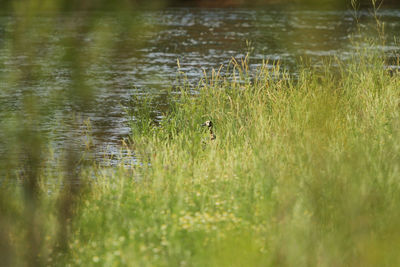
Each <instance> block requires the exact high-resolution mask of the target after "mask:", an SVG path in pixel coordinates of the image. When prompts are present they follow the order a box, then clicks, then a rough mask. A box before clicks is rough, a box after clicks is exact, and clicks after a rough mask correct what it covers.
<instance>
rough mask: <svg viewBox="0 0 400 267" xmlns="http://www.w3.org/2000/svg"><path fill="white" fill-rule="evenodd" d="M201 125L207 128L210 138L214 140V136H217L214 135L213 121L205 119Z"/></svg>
mask: <svg viewBox="0 0 400 267" xmlns="http://www.w3.org/2000/svg"><path fill="white" fill-rule="evenodd" d="M201 126H203V127H207V128H208V131H209V132H210V140H215V138H217V137H216V136H215V134H214V132H213V123H212V121H206V122H205V123H203V124H202V125H201Z"/></svg>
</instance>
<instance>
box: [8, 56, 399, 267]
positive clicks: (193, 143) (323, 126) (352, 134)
mask: <svg viewBox="0 0 400 267" xmlns="http://www.w3.org/2000/svg"><path fill="white" fill-rule="evenodd" d="M351 62H352V63H351V64H350V65H348V63H345V62H340V61H338V62H336V63H338V64H339V69H336V70H335V71H332V69H331V68H330V67H329V66H325V68H324V69H321V68H320V69H318V70H315V69H310V68H306V67H304V68H303V69H302V70H301V71H300V73H299V76H298V77H297V78H292V77H289V75H286V74H284V72H282V71H280V70H279V67H278V66H276V67H274V68H272V69H271V68H268V67H267V65H265V66H264V67H262V68H260V69H259V70H258V71H257V72H252V73H248V72H247V66H246V64H242V63H235V62H232V64H231V65H230V68H231V70H232V72H231V73H232V75H231V77H229V78H227V77H221V76H219V75H218V74H216V73H214V75H212V78H208V79H204V80H203V82H202V83H200V85H199V86H198V88H192V87H190V86H189V85H182V87H181V88H180V89H181V93H180V94H179V95H174V94H171V107H170V109H169V110H170V111H169V113H168V114H166V116H165V118H164V119H163V120H162V121H161V123H160V125H157V126H156V125H153V124H152V122H151V119H150V115H149V113H148V112H149V109H148V108H147V107H146V104H142V106H141V107H139V108H136V109H135V110H134V113H135V115H136V120H135V121H133V122H132V129H133V134H132V140H131V142H130V144H129V145H127V148H128V149H130V150H131V151H132V152H133V151H134V152H135V153H136V156H137V158H138V161H139V162H138V164H137V165H135V166H123V165H121V166H118V167H112V168H97V167H94V168H90V169H89V170H87V171H88V173H87V174H84V175H83V176H84V177H85V176H86V177H90V178H88V180H90V181H92V182H90V183H91V188H92V189H91V190H89V191H88V192H86V193H83V194H82V197H81V199H80V201H79V204H77V205H76V208H75V210H74V214H75V217H74V220H73V222H72V224H71V226H70V228H68V229H69V232H70V239H69V240H70V241H69V245H68V246H69V250H68V251H69V252H68V253H67V254H63V253H55V252H54V251H52V249H50V245H49V244H53V243H55V242H56V240H55V237H54V235H53V234H52V233H54V232H55V231H56V230H55V229H54V227H55V226H54V225H55V224H54V223H53V222H54V221H55V220H56V219H55V218H56V217H57V214H55V213H54V212H53V209H54V206H55V205H56V204H55V203H53V202H52V199H57V194H58V193H57V189H56V187H57V186H55V185H45V184H43V185H42V187H43V190H49V187H54V189H53V190H52V191H51V192H52V193H51V194H49V195H47V197H45V198H44V199H42V200H41V201H43V202H44V203H47V204H45V205H43V214H41V216H45V217H46V218H48V220H46V221H47V223H48V225H47V226H45V227H43V229H46V230H44V231H45V233H44V235H46V238H45V240H44V241H43V243H44V245H43V246H44V249H43V251H44V253H48V254H46V255H47V256H46V257H45V261H46V262H47V263H53V264H55V265H64V264H66V263H68V264H70V265H73V266H120V265H129V266H396V265H399V264H400V257H399V256H398V250H399V249H400V245H399V244H400V227H399V225H400V158H399V155H400V142H399V140H400V116H399V115H400V114H399V104H400V102H399V100H400V90H399V89H400V76H399V75H398V74H395V75H391V74H390V73H388V72H386V71H385V70H384V63H383V60H382V58H381V57H379V55H376V56H375V55H368V56H365V55H363V53H361V54H360V55H357V56H355V58H354V60H352V61H351ZM193 89H195V90H194V91H197V92H198V94H197V95H196V96H195V97H193V96H192V95H191V93H190V92H192V91H193ZM149 101H151V100H148V101H144V103H148V102H149ZM209 119H211V120H212V121H213V123H214V125H215V128H214V132H215V134H216V137H217V138H216V140H214V141H210V140H208V138H209V137H208V135H207V133H206V131H205V129H203V128H201V127H200V124H201V123H203V122H204V121H206V120H209ZM93 173H95V175H94V176H95V177H96V178H95V179H94V180H93V178H92V177H93ZM44 175H45V174H44ZM11 194H14V198H15V192H12V193H10V196H11ZM3 196H4V195H3ZM16 198H17V197H16ZM15 210H18V204H16V206H15ZM9 227H10V229H8V230H9V233H10V236H11V240H12V241H13V242H15V243H17V242H18V240H19V238H20V236H19V235H23V233H20V232H19V231H18V229H21V228H20V227H21V225H17V226H9ZM21 238H22V237H21ZM47 246H48V247H49V248H48V249H46V247H47ZM21 253H22V252H21Z"/></svg>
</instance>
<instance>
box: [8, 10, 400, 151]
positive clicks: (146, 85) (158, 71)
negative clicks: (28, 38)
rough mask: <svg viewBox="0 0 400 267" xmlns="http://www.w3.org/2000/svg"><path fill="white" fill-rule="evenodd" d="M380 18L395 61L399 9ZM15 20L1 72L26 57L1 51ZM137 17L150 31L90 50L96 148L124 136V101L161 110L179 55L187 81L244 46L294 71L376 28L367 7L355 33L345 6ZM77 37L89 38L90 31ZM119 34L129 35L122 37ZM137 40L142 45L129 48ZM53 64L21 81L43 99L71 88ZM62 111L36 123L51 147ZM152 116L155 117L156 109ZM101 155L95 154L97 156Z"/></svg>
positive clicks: (52, 44)
mask: <svg viewBox="0 0 400 267" xmlns="http://www.w3.org/2000/svg"><path fill="white" fill-rule="evenodd" d="M379 16H380V19H381V21H383V22H385V33H386V36H387V42H386V44H385V46H384V47H381V48H383V49H384V50H385V51H386V53H387V54H388V55H390V56H391V57H393V58H395V57H396V56H397V55H398V54H399V53H400V45H399V44H396V42H395V37H399V33H400V9H396V8H393V9H386V10H380V11H379ZM16 19H17V18H15V17H12V16H7V15H3V16H0V25H1V29H0V62H1V69H0V77H5V76H6V75H7V74H9V72H11V71H12V68H11V67H9V66H12V65H13V64H14V65H15V64H17V63H18V61H19V60H21V61H23V59H24V55H10V53H8V52H7V42H6V36H7V33H10V31H12V27H10V25H12V24H13V23H15V20H16ZM141 19H142V20H144V21H146V22H147V23H148V24H149V25H152V29H151V30H150V31H147V30H146V31H144V30H143V31H140V30H139V31H138V34H137V36H135V37H134V38H133V37H132V36H125V37H124V35H117V34H116V35H111V36H109V37H108V38H109V39H110V40H111V42H115V43H116V44H117V45H118V49H117V52H116V53H115V52H114V55H113V56H112V57H110V56H109V55H107V53H109V51H102V50H101V49H102V48H101V47H98V50H99V51H98V53H97V54H96V55H97V56H98V57H104V60H103V61H102V63H101V64H95V65H91V66H90V67H89V68H88V69H87V70H86V71H87V73H88V77H89V78H88V79H89V80H90V83H91V84H92V86H94V87H95V88H96V93H97V99H96V103H98V106H97V107H95V108H93V112H88V113H87V114H86V115H87V116H88V117H89V118H90V121H91V124H92V131H93V135H94V142H95V143H101V144H102V146H101V148H99V149H98V150H99V151H106V153H110V154H113V153H117V151H118V147H119V143H120V141H121V139H122V138H123V137H125V136H127V135H129V132H130V128H129V126H128V119H127V116H126V113H125V111H124V108H125V107H126V106H128V105H129V103H130V101H131V98H132V96H134V95H140V94H145V93H150V94H154V95H158V100H157V105H156V106H155V107H154V109H155V112H156V113H157V112H159V110H161V109H162V106H163V104H164V102H165V101H166V100H165V99H164V98H163V96H162V95H163V94H162V91H163V90H164V89H166V88H167V87H171V86H173V85H174V84H175V81H176V77H177V59H179V61H180V66H181V71H183V72H185V73H186V75H187V77H188V79H189V81H190V82H191V83H193V84H196V82H197V81H198V80H199V79H200V78H201V77H202V75H203V70H205V71H206V72H209V71H210V70H211V69H212V68H219V67H220V66H221V65H227V64H228V62H229V61H230V60H231V58H232V57H235V58H242V57H244V56H245V54H246V53H247V52H248V51H251V57H250V58H251V61H250V62H251V64H252V67H253V68H255V67H257V66H258V65H260V64H261V62H262V60H264V59H269V60H279V61H281V63H282V65H283V66H284V67H285V68H287V69H289V70H290V71H291V72H292V73H295V72H296V68H295V66H296V62H298V61H299V58H300V57H307V58H309V60H311V61H312V62H313V63H314V64H318V63H319V62H321V60H322V59H323V58H324V57H327V56H333V55H334V56H337V57H339V58H342V59H347V58H349V56H350V55H351V54H352V53H353V52H354V49H355V48H354V45H353V44H352V42H351V39H353V40H362V38H364V37H365V36H371V35H373V34H374V32H375V30H374V29H375V26H374V25H375V23H374V20H373V18H372V16H371V12H370V11H368V10H361V11H360V12H359V22H360V31H358V27H357V23H356V20H355V18H354V14H353V12H352V11H351V10H340V11H318V10H292V9H290V8H278V7H273V8H272V7H271V8H263V9H200V8H174V9H168V10H163V11H158V12H148V13H145V14H142V15H141ZM60 20H61V21H62V18H60ZM36 23H37V25H38V28H39V26H40V25H43V24H46V23H48V21H47V20H46V18H45V17H43V18H37V21H36ZM104 23H105V24H109V25H111V27H113V25H114V24H118V17H113V16H112V15H111V16H108V17H107V21H106V22H104ZM141 33H142V34H141ZM11 34H12V32H11ZM76 34H79V33H76V32H74V31H73V30H72V31H64V30H60V31H55V32H53V33H52V35H51V36H49V38H48V42H47V43H48V46H49V47H48V49H50V50H51V49H53V48H54V49H57V45H59V44H58V40H60V39H63V38H66V37H68V35H71V36H73V35H76ZM83 38H86V39H85V42H87V43H88V44H90V43H91V37H90V36H84V37H83ZM124 38H131V39H132V38H133V39H134V40H133V41H132V40H130V42H125V41H126V40H124ZM106 39H107V38H106ZM135 41H137V42H138V43H140V45H137V46H133V45H132V43H134V42H135ZM94 45H95V44H94ZM50 55H52V54H51V53H50ZM56 56H57V54H54V57H56ZM16 62H17V63H16ZM57 62H58V61H57V60H56V59H54V60H53V59H52V58H51V57H50V58H49V56H47V57H46V58H43V61H42V62H41V61H39V63H37V64H42V65H43V66H42V69H43V70H44V73H45V75H44V76H43V77H44V78H43V79H40V80H39V81H38V82H35V83H33V84H27V85H26V86H27V87H30V88H32V89H33V91H35V92H36V93H37V94H39V95H42V96H43V97H46V96H47V94H49V92H51V91H57V90H60V91H62V90H63V88H65V87H67V86H69V84H70V81H69V75H68V73H67V71H66V69H65V68H63V67H62V66H59V65H57ZM10 88H11V89H10ZM19 92H20V91H19V88H17V87H15V88H12V84H10V83H7V82H2V83H0V99H1V100H2V101H1V102H2V103H1V104H2V107H1V109H0V112H9V111H11V110H16V111H17V110H18V106H19V105H20V103H19V101H20V100H19V97H18V96H19V94H20V93H19ZM68 112H70V107H68V106H66V107H65V108H61V110H60V111H59V113H60V116H58V117H57V115H55V116H54V117H53V118H52V119H51V121H50V122H48V123H43V126H42V127H44V128H46V127H47V128H48V129H49V131H51V129H54V127H55V128H56V129H58V130H56V131H54V130H53V131H54V132H55V133H54V139H55V140H56V141H55V142H56V145H57V142H59V143H62V141H63V138H65V134H66V133H67V131H65V132H64V131H63V130H62V129H64V128H63V122H60V121H57V118H59V119H60V120H61V118H63V117H62V116H64V115H65V114H66V113H68ZM158 115H160V116H161V113H158ZM84 128H85V127H82V128H81V129H80V131H84ZM101 156H102V153H100V152H99V154H98V157H101Z"/></svg>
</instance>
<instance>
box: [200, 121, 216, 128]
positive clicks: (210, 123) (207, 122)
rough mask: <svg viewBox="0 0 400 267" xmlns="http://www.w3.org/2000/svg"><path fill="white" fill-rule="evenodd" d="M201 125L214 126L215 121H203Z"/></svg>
mask: <svg viewBox="0 0 400 267" xmlns="http://www.w3.org/2000/svg"><path fill="white" fill-rule="evenodd" d="M201 126H206V127H208V128H211V127H213V123H212V121H206V122H205V123H203V124H202V125H201Z"/></svg>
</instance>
